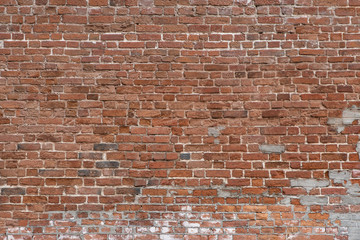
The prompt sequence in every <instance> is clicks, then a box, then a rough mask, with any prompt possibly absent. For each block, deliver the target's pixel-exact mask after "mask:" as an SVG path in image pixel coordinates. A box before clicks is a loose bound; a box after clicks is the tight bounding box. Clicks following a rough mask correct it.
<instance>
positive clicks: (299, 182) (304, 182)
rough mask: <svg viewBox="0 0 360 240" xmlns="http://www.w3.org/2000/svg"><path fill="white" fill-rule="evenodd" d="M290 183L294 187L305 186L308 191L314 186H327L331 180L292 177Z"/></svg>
mask: <svg viewBox="0 0 360 240" xmlns="http://www.w3.org/2000/svg"><path fill="white" fill-rule="evenodd" d="M290 184H291V186H292V187H303V188H305V189H306V190H307V191H308V192H309V191H310V190H311V189H313V188H318V187H327V186H329V184H330V182H329V181H328V180H317V179H301V178H299V179H291V180H290Z"/></svg>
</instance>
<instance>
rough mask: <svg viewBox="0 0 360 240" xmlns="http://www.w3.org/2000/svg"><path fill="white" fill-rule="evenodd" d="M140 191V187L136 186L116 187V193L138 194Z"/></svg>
mask: <svg viewBox="0 0 360 240" xmlns="http://www.w3.org/2000/svg"><path fill="white" fill-rule="evenodd" d="M140 192H141V188H138V187H131V188H126V187H125V188H117V189H116V194H121V195H138V194H140Z"/></svg>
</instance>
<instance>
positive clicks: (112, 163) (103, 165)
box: [96, 161, 120, 168]
mask: <svg viewBox="0 0 360 240" xmlns="http://www.w3.org/2000/svg"><path fill="white" fill-rule="evenodd" d="M119 166H120V164H119V162H116V161H101V162H97V163H96V167H97V168H118V167H119Z"/></svg>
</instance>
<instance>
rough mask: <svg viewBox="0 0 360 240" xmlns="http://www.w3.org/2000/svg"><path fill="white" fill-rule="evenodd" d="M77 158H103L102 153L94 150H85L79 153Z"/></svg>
mask: <svg viewBox="0 0 360 240" xmlns="http://www.w3.org/2000/svg"><path fill="white" fill-rule="evenodd" d="M79 159H99V160H101V159H103V154H102V153H95V152H85V153H79Z"/></svg>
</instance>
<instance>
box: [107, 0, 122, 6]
mask: <svg viewBox="0 0 360 240" xmlns="http://www.w3.org/2000/svg"><path fill="white" fill-rule="evenodd" d="M110 6H125V0H110Z"/></svg>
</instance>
